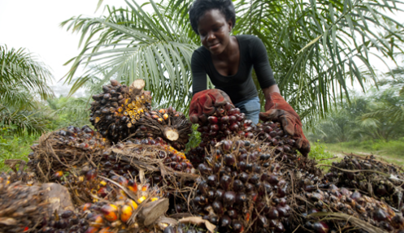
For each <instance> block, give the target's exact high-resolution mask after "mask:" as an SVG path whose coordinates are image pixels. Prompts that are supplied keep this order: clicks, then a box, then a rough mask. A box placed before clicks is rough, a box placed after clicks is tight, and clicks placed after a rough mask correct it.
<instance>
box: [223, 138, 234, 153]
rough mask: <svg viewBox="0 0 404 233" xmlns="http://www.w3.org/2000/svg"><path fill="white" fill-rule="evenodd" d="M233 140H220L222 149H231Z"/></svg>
mask: <svg viewBox="0 0 404 233" xmlns="http://www.w3.org/2000/svg"><path fill="white" fill-rule="evenodd" d="M232 144H233V142H232V141H230V140H224V141H222V149H223V151H225V152H226V151H229V150H231V146H232Z"/></svg>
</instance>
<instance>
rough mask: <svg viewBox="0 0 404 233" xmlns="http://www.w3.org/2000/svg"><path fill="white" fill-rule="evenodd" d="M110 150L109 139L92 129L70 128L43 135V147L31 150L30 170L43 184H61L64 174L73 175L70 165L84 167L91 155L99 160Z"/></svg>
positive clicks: (41, 140)
mask: <svg viewBox="0 0 404 233" xmlns="http://www.w3.org/2000/svg"><path fill="white" fill-rule="evenodd" d="M106 147H108V143H107V142H106V140H105V139H103V138H102V136H101V135H100V134H99V133H98V132H95V131H94V130H92V129H91V128H90V127H89V126H87V125H85V126H83V127H81V128H79V127H75V126H69V127H67V128H65V129H61V130H58V131H54V132H52V133H50V134H47V135H43V136H42V137H41V138H40V140H39V144H36V145H33V146H32V147H31V149H32V150H33V152H32V153H30V155H29V156H28V157H29V162H28V167H29V169H30V171H32V172H34V173H35V174H36V175H37V177H38V178H39V179H40V181H61V177H62V176H63V173H64V172H67V173H68V172H69V171H67V170H66V168H67V166H69V165H71V164H75V165H77V164H84V163H86V162H87V157H88V156H90V157H93V156H94V157H96V156H97V155H100V154H101V152H102V150H103V149H105V148H106ZM46 174H51V175H50V176H49V177H47V176H46Z"/></svg>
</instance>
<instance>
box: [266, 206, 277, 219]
mask: <svg viewBox="0 0 404 233" xmlns="http://www.w3.org/2000/svg"><path fill="white" fill-rule="evenodd" d="M267 217H268V218H269V219H278V218H279V212H278V210H277V208H274V207H272V208H271V209H270V210H269V211H268V214H267Z"/></svg>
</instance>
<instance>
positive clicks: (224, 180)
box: [220, 175, 231, 190]
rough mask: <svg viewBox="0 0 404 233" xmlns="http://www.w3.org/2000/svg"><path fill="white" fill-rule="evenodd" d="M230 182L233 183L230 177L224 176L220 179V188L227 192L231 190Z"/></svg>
mask: <svg viewBox="0 0 404 233" xmlns="http://www.w3.org/2000/svg"><path fill="white" fill-rule="evenodd" d="M230 181H231V177H230V176H228V175H223V176H222V177H221V178H220V186H221V187H222V188H223V189H224V190H227V189H228V188H229V185H230Z"/></svg>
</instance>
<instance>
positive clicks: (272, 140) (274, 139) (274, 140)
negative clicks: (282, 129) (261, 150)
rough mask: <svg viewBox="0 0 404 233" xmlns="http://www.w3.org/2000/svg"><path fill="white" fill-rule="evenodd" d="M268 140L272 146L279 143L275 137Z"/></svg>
mask: <svg viewBox="0 0 404 233" xmlns="http://www.w3.org/2000/svg"><path fill="white" fill-rule="evenodd" d="M270 141H271V143H272V145H273V146H277V145H278V144H279V143H278V140H276V138H272V139H271V140H270Z"/></svg>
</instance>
